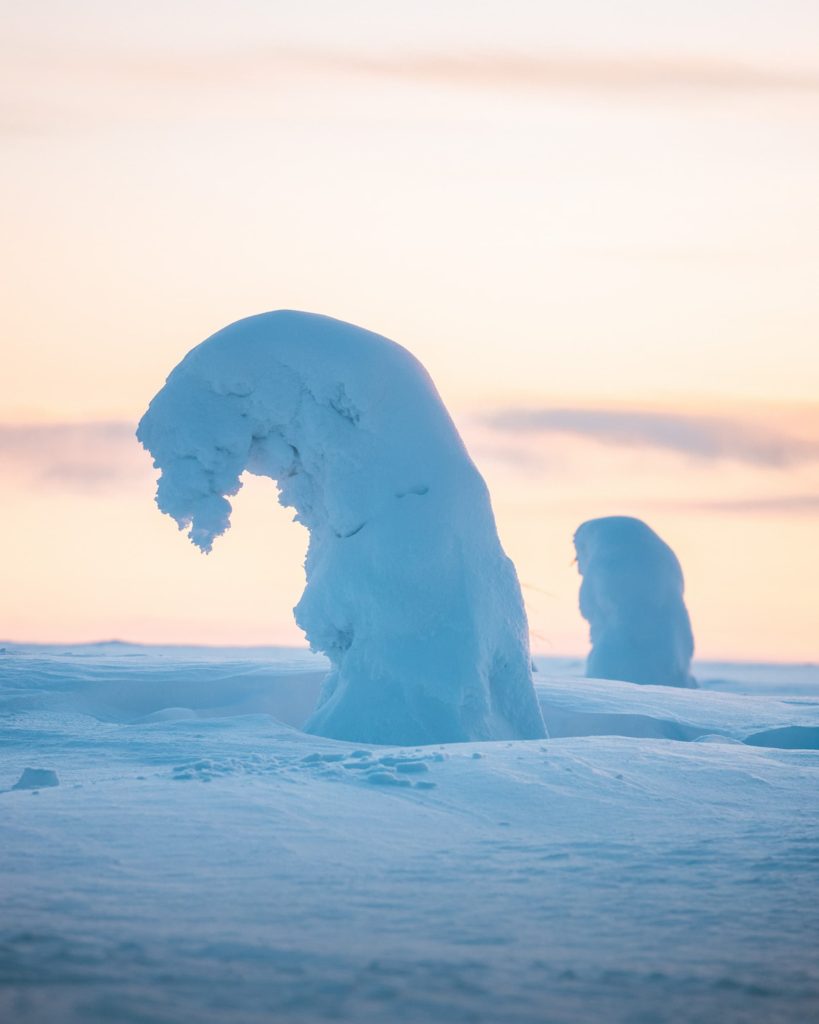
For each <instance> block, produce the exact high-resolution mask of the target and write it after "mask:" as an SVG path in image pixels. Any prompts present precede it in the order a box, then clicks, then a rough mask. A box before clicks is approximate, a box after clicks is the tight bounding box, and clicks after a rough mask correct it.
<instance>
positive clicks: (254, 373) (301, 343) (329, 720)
mask: <svg viewBox="0 0 819 1024" xmlns="http://www.w3.org/2000/svg"><path fill="white" fill-rule="evenodd" d="M137 436H138V437H139V439H140V441H141V442H142V443H143V445H144V446H145V447H146V448H147V449H148V450H149V451H150V452H151V453H152V455H153V457H154V464H155V465H156V467H157V468H159V469H161V471H162V473H161V476H160V479H159V484H158V488H157V504H158V505H159V508H160V509H161V510H162V511H163V512H167V513H168V515H170V516H172V517H173V518H174V519H175V520H176V522H177V523H178V524H179V526H180V528H182V529H185V528H189V537H190V538H191V540H192V541H193V543H194V544H197V545H198V546H199V547H200V548H201V549H202V550H203V551H209V550H210V548H211V545H212V544H213V541H214V538H216V537H218V536H219V535H220V534H222V533H224V532H225V530H227V529H228V526H229V523H230V512H231V506H230V502H229V501H228V496H231V495H234V494H236V493H237V491H238V490H239V488H240V487H241V479H240V478H241V474H242V473H243V472H244V471H245V470H247V471H249V472H251V473H255V474H258V475H261V476H268V477H271V478H272V479H273V480H275V481H276V482H277V484H278V487H279V494H280V501H281V503H282V504H283V505H287V506H291V507H293V508H294V509H295V510H296V517H295V518H296V519H297V520H298V521H299V522H301V523H303V524H304V525H305V526H306V527H307V528H308V530H309V531H310V543H309V548H308V552H307V559H306V563H305V571H306V576H307V585H306V587H305V590H304V594H303V595H302V598H301V600H300V601H299V603H298V605H297V607H296V609H295V616H296V621H297V622H298V624H299V625H300V626H301V627H302V629H304V631H305V634H306V635H307V638H308V640H309V642H310V645H311V647H313V648H314V649H315V650H317V651H323V652H324V653H325V654H326V655H327V657H328V658H329V659H330V662H331V664H332V671H331V672H330V674H329V675H328V677H327V681H326V683H325V685H324V688H323V690H322V693H321V697H320V703H319V706H318V708H317V709H316V711H315V713H314V714H313V715H312V717H311V718H310V720H309V722H308V723H307V726H306V729H307V731H309V732H314V733H319V734H321V735H324V736H333V737H337V738H340V739H348V740H359V741H365V740H366V741H369V742H379V743H388V742H389V743H433V742H443V741H455V740H476V739H501V738H541V737H543V736H544V728H543V722H542V720H541V717H540V713H539V710H538V706H537V701H536V700H535V696H534V692H533V689H532V682H531V670H530V657H529V641H528V628H527V623H526V613H525V611H524V607H523V600H522V598H521V593H520V587H519V585H518V580H517V576H516V574H515V569H514V566H513V565H512V563H511V561H510V560H509V559H508V558H507V557H506V555H505V554H504V553H503V550H502V549H501V546H500V541H499V540H498V534H497V530H496V527H495V520H494V516H493V513H492V507H491V504H490V501H489V494H488V491H487V489H486V485H485V483H484V481H483V478H482V477H481V475H480V473H479V472H478V470H477V469H476V467H475V465H474V464H473V462H472V460H471V459H470V458H469V455H468V454H467V452H466V449H465V448H464V446H463V442H462V441H461V439H460V437H459V436H458V433H457V431H456V429H455V426H454V424H453V423H452V420H451V419H450V417H449V414H448V413H447V411H446V409H445V408H444V405H443V403H442V402H441V399H440V397H439V396H438V393H437V392H436V390H435V387H434V385H433V383H432V381H431V380H430V379H429V376H428V375H427V373H426V371H425V370H424V368H423V367H422V366H421V365H420V363H419V362H418V361H417V360H416V359H415V358H414V357H413V356H412V355H410V353H409V352H407V351H406V350H405V349H403V348H401V346H399V345H396V344H395V343H394V342H391V341H389V340H387V339H386V338H382V337H380V336H378V335H376V334H372V333H370V332H369V331H365V330H362V329H361V328H358V327H354V326H352V325H351V324H346V323H342V322H341V321H338V320H332V319H330V318H328V317H322V316H316V315H312V314H308V313H298V312H292V311H286V310H284V311H278V312H274V313H265V314H262V315H260V316H254V317H249V318H247V319H245V320H240V321H239V322H238V323H235V324H232V325H231V326H229V327H226V328H225V329H224V330H222V331H219V332H218V333H217V334H215V335H213V336H212V337H211V338H209V339H208V340H207V341H205V342H203V343H202V344H201V345H198V346H197V347H196V348H195V349H193V350H192V351H191V352H190V353H189V354H188V355H187V356H186V357H185V358H184V359H183V360H182V362H181V363H180V364H179V366H177V367H176V369H175V370H174V371H173V372H172V373H171V375H170V376H169V377H168V380H167V383H166V384H165V386H164V387H163V388H162V390H161V391H160V392H159V394H157V395H156V397H155V398H154V399H153V401H152V402H151V405H150V408H149V409H148V412H147V413H146V414H145V416H144V417H143V419H142V422H141V423H140V425H139V429H138V432H137Z"/></svg>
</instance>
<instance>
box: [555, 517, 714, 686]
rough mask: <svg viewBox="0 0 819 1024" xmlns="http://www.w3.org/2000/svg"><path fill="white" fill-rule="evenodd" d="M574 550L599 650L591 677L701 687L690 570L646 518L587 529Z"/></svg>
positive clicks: (592, 658) (611, 520)
mask: <svg viewBox="0 0 819 1024" xmlns="http://www.w3.org/2000/svg"><path fill="white" fill-rule="evenodd" d="M574 546H575V550H576V552H577V567H578V569H579V571H580V573H581V575H582V577H583V582H582V584H581V586H580V611H581V613H582V615H583V618H585V619H586V620H587V621H588V623H589V627H590V633H591V643H592V650H591V653H590V654H589V658H588V663H587V673H586V674H587V675H588V676H590V677H596V678H600V679H621V680H624V681H626V682H632V683H658V684H661V685H664V686H695V685H696V684H695V683H694V681H693V679H692V678H691V658H692V656H693V653H694V637H693V635H692V632H691V622H690V620H689V618H688V611H687V610H686V607H685V601H684V598H683V592H684V583H683V574H682V569H681V568H680V563H679V561H678V560H677V556H676V555H675V554H674V552H673V551H672V550H671V548H670V547H669V546H668V545H667V544H666V543H665V541H663V540H661V539H660V537H658V536H657V534H656V533H655V532H654V531H653V530H652V529H651V528H650V527H648V526H647V525H646V524H645V523H643V522H641V521H640V520H639V519H632V518H630V517H629V516H607V517H605V518H603V519H590V520H589V521H588V522H585V523H583V524H582V525H581V526H580V527H579V528H578V529H577V532H576V533H575V535H574Z"/></svg>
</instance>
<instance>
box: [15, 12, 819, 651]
mask: <svg viewBox="0 0 819 1024" xmlns="http://www.w3.org/2000/svg"><path fill="white" fill-rule="evenodd" d="M389 7H390V5H383V4H378V3H376V2H375V0H350V2H349V3H348V4H345V5H343V9H342V8H341V7H339V6H338V5H334V4H330V3H325V2H315V0H305V3H303V4H299V5H283V4H269V3H266V2H262V0H258V2H249V0H244V2H231V3H226V2H221V0H202V2H197V3H193V2H192V0H170V2H167V3H163V4H161V5H153V4H150V3H148V4H143V5H138V6H137V5H134V6H133V8H132V9H131V12H130V14H129V16H128V18H127V19H126V18H125V17H124V16H123V8H122V6H121V5H109V4H104V3H101V2H94V0H74V2H72V3H71V4H68V3H63V2H58V0H43V2H41V3H38V4H36V5H9V9H10V12H11V13H7V12H4V16H5V18H6V22H7V24H6V31H5V32H4V34H3V41H2V42H0V58H1V59H0V66H1V67H2V68H3V71H2V75H3V84H2V88H3V93H4V104H3V114H2V120H0V137H1V138H2V145H3V159H2V161H0V205H1V206H2V215H3V222H4V225H5V230H4V232H3V234H2V237H0V258H1V259H2V280H3V281H4V284H5V286H6V287H5V295H4V301H3V303H2V309H0V318H2V332H1V333H0V353H1V354H2V366H3V371H4V372H3V388H2V392H0V394H2V398H1V399H0V471H2V473H3V481H4V488H3V500H2V516H0V518H1V519H2V532H0V562H2V566H3V580H4V585H3V587H2V589H1V590H0V623H1V625H0V633H1V634H2V635H3V636H5V637H6V638H8V639H14V640H21V641H24V640H31V641H33V640H44V641H45V640H59V641H70V640H94V639H102V638H108V637H112V636H116V637H121V638H128V639H133V640H143V641H164V642H173V641H178V642H210V643H277V642H288V643H291V642H301V639H302V638H301V634H300V633H299V631H298V630H297V628H296V627H295V625H294V624H293V622H292V616H291V614H290V609H291V608H292V606H293V604H294V603H295V601H296V600H297V598H298V596H299V594H300V591H301V588H302V585H303V572H302V569H301V559H302V557H303V552H304V547H305V543H306V538H305V536H304V534H303V531H302V530H301V528H300V527H297V526H294V525H292V524H291V523H290V522H289V514H288V513H287V512H286V511H284V510H282V509H281V508H279V507H277V505H276V503H275V489H274V487H273V486H272V484H270V483H269V482H268V481H259V480H256V479H253V480H250V481H248V483H247V485H246V488H245V490H244V491H243V492H242V493H241V494H240V495H239V497H238V499H237V501H236V502H235V515H234V524H233V529H232V530H231V531H230V533H229V534H228V535H227V536H226V537H224V538H223V539H222V540H220V541H219V542H217V544H216V546H215V548H214V552H213V554H212V555H210V556H209V557H207V558H205V557H203V556H201V555H199V554H198V553H197V552H196V551H195V550H194V549H193V547H191V546H190V545H189V544H188V543H187V541H185V540H184V538H183V537H182V536H180V535H178V534H177V532H176V529H175V527H174V525H173V523H172V522H170V521H169V520H167V519H165V518H163V517H161V516H160V515H159V513H158V512H157V511H156V509H155V507H154V506H153V503H152V496H153V481H152V471H151V468H150V462H149V459H148V457H147V456H146V455H145V453H143V452H141V451H140V450H139V448H138V447H137V445H136V442H135V441H132V440H131V438H130V431H131V428H132V426H133V425H135V423H136V421H137V419H138V418H139V416H140V415H141V413H142V412H143V410H144V408H145V407H146V405H147V403H148V401H149V400H150V398H151V397H152V396H153V394H154V393H155V392H156V391H157V390H158V389H159V387H160V386H161V384H162V382H163V380H164V378H165V376H166V375H167V373H168V372H169V371H170V370H171V368H172V367H173V366H174V365H175V364H176V363H177V362H178V360H179V359H180V358H181V357H182V356H183V355H184V354H185V352H186V351H187V350H188V349H189V348H190V347H192V346H193V345H194V344H196V343H198V342H199V341H201V340H202V339H204V338H205V337H206V336H208V335H209V334H211V333H212V332H213V331H215V330H216V329H218V328H220V327H222V326H224V325H225V324H227V323H229V322H232V321H234V320H236V319H238V318H240V317H242V316H246V315H249V314H252V313H256V312H260V311H263V310H267V309H275V308H297V309H307V310H313V311H316V312H322V313H326V314H329V315H331V316H336V317H339V318H341V319H346V320H350V321H353V322H355V323H358V324H361V325H362V326H364V327H367V328H370V329H371V330H375V331H378V332H380V333H383V334H386V335H387V336H389V337H392V338H394V339H395V340H396V341H399V342H400V343H401V344H403V345H405V346H406V347H407V348H409V349H410V350H411V351H412V352H413V353H414V354H415V355H416V356H417V357H418V358H419V359H420V360H421V361H422V362H423V363H424V364H425V365H426V367H427V368H428V369H429V371H430V373H431V374H432V376H433V378H434V380H435V381H436V384H437V385H438V388H439V390H440V392H441V394H442V396H443V398H444V400H445V401H446V403H447V405H448V406H449V408H450V411H451V412H452V414H453V416H454V418H455V421H456V423H457V425H458V427H459V429H460V430H461V432H462V434H463V436H464V438H465V440H466V442H467V445H468V447H469V449H470V451H471V452H472V454H473V457H474V458H475V460H476V462H477V463H478V465H479V467H480V468H481V469H482V471H483V472H484V474H485V476H486V478H487V481H488V483H489V485H490V490H491V492H492V496H493V503H494V506H495V510H496V515H497V519H498V525H499V529H500V532H501V537H502V540H503V542H504V545H505V547H506V549H507V551H508V553H509V554H510V555H511V556H512V558H513V559H514V561H515V564H516V565H517V568H518V573H519V575H520V578H521V580H522V582H523V584H524V593H525V597H526V600H527V604H528V608H529V614H530V621H531V627H532V635H533V646H534V647H535V648H536V649H538V650H542V651H544V652H546V653H555V654H564V653H565V654H582V653H584V652H585V650H586V627H585V623H584V622H583V621H582V619H581V618H580V616H579V613H578V611H577V607H576V605H577V585H578V578H577V575H576V572H575V570H574V568H573V567H572V565H571V561H572V557H573V552H572V548H571V536H572V533H573V531H574V529H575V528H576V527H577V526H578V525H579V523H580V522H581V521H583V520H584V519H587V518H590V517H593V516H597V515H606V514H615V513H625V514H632V515H638V516H640V517H642V518H644V519H646V521H647V522H649V524H650V525H651V526H652V527H653V528H655V529H656V530H657V531H658V532H659V533H660V534H661V535H662V536H663V537H664V539H666V540H667V541H668V542H669V543H670V544H671V545H672V547H673V548H674V549H675V550H676V552H677V554H678V555H679V557H680V561H681V563H682V565H683V569H684V571H685V574H686V579H687V587H688V600H689V607H690V610H691V615H692V619H693V623H694V629H695V635H696V638H697V648H698V653H699V655H700V656H703V657H724V658H732V659H736V658H748V659H770V660H816V659H817V657H819V650H818V649H817V633H818V632H819V630H817V623H819V597H818V596H817V594H818V592H819V582H818V581H819V544H818V543H817V526H819V345H817V337H819V291H818V290H817V288H816V281H817V275H818V274H819V241H817V240H819V191H817V189H816V181H817V177H818V176H819V65H817V62H816V53H815V46H814V45H813V44H814V42H815V39H816V38H817V36H818V35H819V7H817V6H816V5H813V4H805V3H801V2H797V0H783V2H782V3H780V4H777V5H760V4H747V3H744V2H740V0H715V3H713V4H709V5H707V7H708V9H707V10H706V8H705V5H690V4H683V3H682V2H677V0H672V2H669V3H666V4H663V5H645V4H641V3H637V2H636V0H624V2H623V3H621V4H617V5H611V4H609V3H606V2H603V0H599V2H595V0H587V2H581V3H579V4H573V5H566V4H562V5H561V4H556V3H549V2H538V3H525V4H521V5H519V7H515V8H514V11H515V14H514V17H513V16H512V14H510V8H509V7H508V5H503V4H501V3H499V2H497V3H494V2H490V3H488V4H482V5H480V9H479V10H478V9H476V8H475V5H472V4H466V3H465V2H463V3H462V2H456V0H450V2H446V0H444V2H443V3H438V4H435V5H432V4H427V3H420V4H413V5H408V9H407V10H406V11H402V12H401V15H400V16H396V12H395V8H394V7H393V8H392V10H391V11H389V12H387V10H386V9H387V8H389ZM660 7H661V8H662V12H660V10H659V9H660ZM692 7H695V8H698V9H695V10H692V9H691V8H692ZM388 14H389V16H388ZM660 14H662V16H660ZM556 410H557V411H560V415H556V414H555V411H556Z"/></svg>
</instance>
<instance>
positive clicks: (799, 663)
mask: <svg viewBox="0 0 819 1024" xmlns="http://www.w3.org/2000/svg"><path fill="white" fill-rule="evenodd" d="M6 646H11V647H171V648H175V649H182V648H198V649H202V650H209V651H218V650H247V651H253V650H271V651H272V650H278V651H281V650H286V651H298V652H300V653H303V654H314V655H315V656H316V657H317V658H325V659H326V657H327V656H326V655H324V654H321V653H317V652H315V651H311V650H310V648H309V647H308V646H307V645H306V644H305V645H304V646H300V645H296V644H273V643H269V644H265V643H259V644H248V643H235V644H229V643H225V644H208V643H186V642H184V641H172V642H170V643H154V642H151V641H143V640H121V639H119V638H112V639H109V640H80V641H59V640H9V639H0V655H2V654H9V653H12V652H10V651H7V650H6ZM531 653H532V655H533V657H536V658H548V659H551V660H554V661H585V659H586V657H587V656H588V651H587V652H585V653H583V654H554V653H546V652H544V651H539V650H532V652H531ZM693 664H694V665H697V664H711V665H766V666H777V665H781V666H787V667H794V668H819V659H817V660H805V659H796V660H779V661H777V660H772V659H766V658H763V659H757V660H753V659H749V658H729V657H725V656H720V657H716V658H698V657H696V656H695V657H694V660H693ZM658 685H659V684H658Z"/></svg>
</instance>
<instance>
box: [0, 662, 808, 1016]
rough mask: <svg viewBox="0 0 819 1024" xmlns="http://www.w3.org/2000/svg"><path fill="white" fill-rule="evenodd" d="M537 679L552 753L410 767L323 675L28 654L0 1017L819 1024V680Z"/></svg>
mask: <svg viewBox="0 0 819 1024" xmlns="http://www.w3.org/2000/svg"><path fill="white" fill-rule="evenodd" d="M537 661H538V670H539V671H538V672H537V673H536V675H535V680H536V685H537V689H538V695H539V698H540V700H541V704H542V707H543V711H544V716H545V718H546V721H547V724H549V725H550V727H551V730H552V738H551V739H549V740H547V741H542V740H530V741H514V742H511V741H501V742H497V743H467V744H450V745H446V746H432V747H423V748H394V747H364V746H360V745H358V746H357V745H355V744H351V743H346V742H338V741H333V740H328V739H323V738H320V737H317V736H313V735H307V734H305V733H303V732H301V731H300V729H299V726H300V725H301V723H303V722H304V720H305V718H306V717H307V715H308V714H309V712H310V710H311V709H312V706H313V704H314V701H315V697H316V693H317V689H318V685H319V682H320V680H321V677H322V675H323V673H324V671H325V670H326V663H325V662H323V661H322V660H321V659H320V658H316V657H314V656H312V655H309V654H307V653H305V652H300V651H293V650H283V649H278V650H277V649H256V650H247V649H235V650H228V649H221V650H205V649H194V648H176V649H172V648H150V647H131V646H127V645H119V644H112V645H95V646H90V647H74V648H60V647H50V648H46V647H31V646H22V645H13V644H6V645H5V653H3V654H1V655H0V716H2V721H0V727H1V728H2V731H0V789H2V790H3V792H2V793H0V890H2V892H1V893H0V895H1V896H2V915H0V1019H2V1020H3V1021H13V1022H15V1024H17V1022H19V1024H32V1022H37V1024H41V1022H42V1024H63V1022H68V1021H70V1022H77V1024H79V1022H83V1024H92V1022H97V1021H109V1022H111V1021H114V1022H151V1024H181V1022H185V1024H187V1022H196V1024H209V1022H217V1021H218V1022H220V1024H223V1022H230V1024H244V1022H257V1021H258V1022H262V1021H264V1022H269V1021H277V1022H279V1021H282V1022H305V1024H307V1022H314V1021H321V1020H343V1021H351V1022H356V1024H358V1022H361V1024H365V1022H378V1024H382V1022H387V1021H419V1022H421V1021H424V1022H433V1024H437V1022H450V1021H453V1022H456V1021H457V1022H461V1021H463V1022H467V1021H469V1022H487V1024H503V1022H507V1021H509V1022H524V1021H525V1022H530V1021H531V1022H535V1021H537V1022H546V1021H548V1022H567V1024H568V1022H571V1024H576V1022H583V1021H594V1022H598V1021H606V1022H608V1021H623V1022H626V1021H628V1022H634V1024H638V1022H639V1024H648V1022H652V1021H663V1022H664V1021H669V1022H671V1021H674V1022H678V1021H698V1022H712V1021H720V1022H721V1024H724V1022H733V1021H737V1022H739V1021H744V1022H757V1021H760V1022H763V1021H764V1022H766V1024H768V1022H778V1021H782V1022H785V1021H787V1022H794V1024H796V1022H799V1024H803V1022H807V1021H810V1020H813V1019H816V1018H817V1014H819V958H818V957H817V947H818V946H819V901H817V898H816V893H817V882H819V814H817V807H818V806H819V802H818V801H817V783H819V751H817V749H816V748H817V747H819V669H818V668H817V667H815V666H747V665H724V664H723V665H708V664H702V663H700V664H695V666H694V673H695V675H696V676H697V678H698V679H699V681H700V685H701V686H702V689H700V690H678V689H670V688H659V687H639V686H634V685H632V684H628V683H608V682H601V681H597V680H585V679H582V678H580V672H581V671H582V664H581V663H580V662H579V661H577V662H573V661H567V660H558V659H542V658H540V659H537ZM26 768H36V769H49V770H52V771H54V772H56V773H57V776H58V778H59V786H56V787H55V786H48V785H44V783H45V782H47V781H49V780H48V778H47V777H45V778H40V779H39V780H38V779H36V778H35V779H33V780H32V782H31V784H37V785H41V786H42V787H43V788H40V789H32V788H18V789H13V788H12V787H13V786H14V784H15V783H17V781H18V780H19V779H20V777H21V775H22V774H23V772H24V770H25V769H26ZM26 785H29V783H26Z"/></svg>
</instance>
